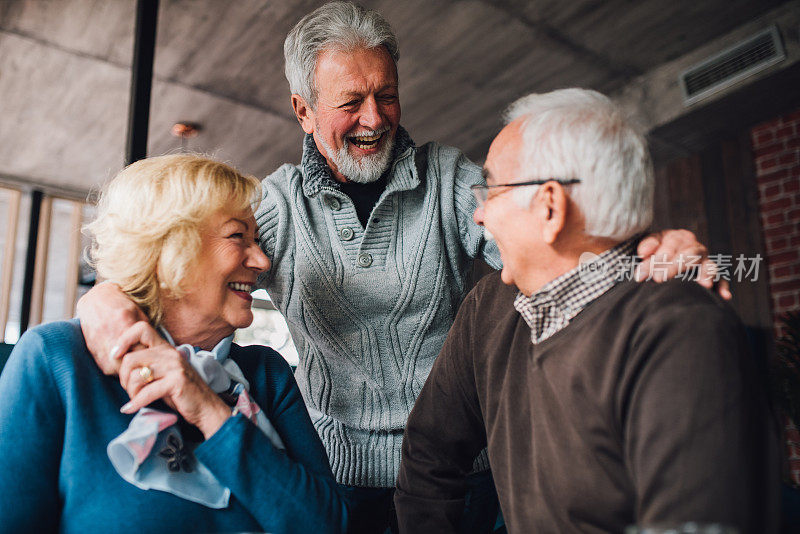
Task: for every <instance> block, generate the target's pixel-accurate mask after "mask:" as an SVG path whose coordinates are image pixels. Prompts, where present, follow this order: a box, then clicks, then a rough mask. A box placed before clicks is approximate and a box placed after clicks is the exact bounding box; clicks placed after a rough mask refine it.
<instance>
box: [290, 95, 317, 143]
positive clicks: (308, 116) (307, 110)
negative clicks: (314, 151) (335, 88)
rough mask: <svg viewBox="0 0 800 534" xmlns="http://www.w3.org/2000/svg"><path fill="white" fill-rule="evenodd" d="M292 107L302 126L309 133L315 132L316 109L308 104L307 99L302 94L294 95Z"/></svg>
mask: <svg viewBox="0 0 800 534" xmlns="http://www.w3.org/2000/svg"><path fill="white" fill-rule="evenodd" d="M292 109H294V116H295V117H297V120H298V121H300V127H301V128H303V131H304V132H305V133H307V134H313V133H314V111H313V110H312V109H311V106H309V105H308V103H307V102H306V99H305V98H303V97H302V96H300V95H292Z"/></svg>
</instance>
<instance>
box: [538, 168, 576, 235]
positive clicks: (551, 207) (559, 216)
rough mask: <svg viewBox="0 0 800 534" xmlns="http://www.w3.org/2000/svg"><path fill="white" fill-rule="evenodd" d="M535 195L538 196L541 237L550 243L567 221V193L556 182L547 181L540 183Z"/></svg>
mask: <svg viewBox="0 0 800 534" xmlns="http://www.w3.org/2000/svg"><path fill="white" fill-rule="evenodd" d="M537 196H539V198H540V209H541V213H540V215H541V216H542V226H541V228H542V239H543V240H544V242H545V243H547V244H548V245H552V244H553V243H555V242H556V239H558V236H559V235H560V234H561V231H562V230H563V229H564V225H565V224H566V222H567V209H568V206H569V202H567V194H566V192H564V188H563V187H562V186H561V184H559V183H558V182H547V183H546V184H544V185H542V187H541V189H540V190H539V191H538V194H537Z"/></svg>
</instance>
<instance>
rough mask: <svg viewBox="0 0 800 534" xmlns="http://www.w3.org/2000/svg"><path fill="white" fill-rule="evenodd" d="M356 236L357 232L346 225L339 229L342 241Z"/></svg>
mask: <svg viewBox="0 0 800 534" xmlns="http://www.w3.org/2000/svg"><path fill="white" fill-rule="evenodd" d="M353 236H355V232H353V229H352V228H349V227H346V228H342V229H341V230H339V237H341V238H342V241H350V240H351V239H353Z"/></svg>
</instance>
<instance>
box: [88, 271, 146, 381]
mask: <svg viewBox="0 0 800 534" xmlns="http://www.w3.org/2000/svg"><path fill="white" fill-rule="evenodd" d="M77 310H78V318H79V319H80V320H81V332H83V337H84V339H85V340H86V346H87V348H88V349H89V352H90V353H91V354H92V357H93V358H94V361H95V362H96V363H97V366H98V367H99V368H100V370H101V371H103V373H104V374H107V375H116V374H117V373H118V372H119V365H120V360H119V356H121V355H122V354H124V353H125V352H127V351H128V350H130V348H131V347H130V346H129V347H124V349H125V350H124V351H123V350H122V349H123V347H120V346H119V344H118V343H117V340H118V339H119V337H120V336H121V335H122V333H123V332H125V330H126V329H127V328H129V327H130V326H131V325H132V324H134V323H135V322H137V321H144V320H146V319H147V318H146V317H145V315H144V313H142V310H140V309H139V307H138V306H136V304H134V303H133V302H132V301H131V300H130V299H129V298H128V297H127V296H126V295H125V293H123V292H122V290H121V289H120V288H119V286H118V285H117V284H114V283H111V282H103V283H102V284H98V285H96V286H94V287H93V288H92V289H91V290H90V291H89V292H88V293H86V294H85V295H84V296H83V297H81V299H80V300H79V301H78V307H77Z"/></svg>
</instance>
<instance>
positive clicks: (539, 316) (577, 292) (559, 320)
mask: <svg viewBox="0 0 800 534" xmlns="http://www.w3.org/2000/svg"><path fill="white" fill-rule="evenodd" d="M639 239H640V236H636V237H634V238H631V239H629V240H627V241H623V242H622V243H620V244H618V245H616V246H614V247H613V248H610V249H608V250H606V251H605V252H603V253H602V254H600V255H599V256H593V257H592V258H590V259H589V261H586V258H585V257H584V256H581V260H582V261H581V265H579V266H578V267H575V268H574V269H572V270H570V271H568V272H566V273H564V274H562V275H561V276H559V277H558V278H556V279H555V280H551V281H550V282H548V283H547V284H546V285H545V286H543V287H542V288H541V289H540V290H539V291H537V292H536V293H534V294H533V295H531V296H530V297H527V296H525V295H524V294H523V293H521V292H520V293H517V298H516V299H514V308H516V310H517V311H518V312H519V313H520V315H522V318H523V319H525V322H526V323H528V326H529V327H530V329H531V341H532V342H533V344H534V345H535V344H537V343H541V342H542V341H544V340H545V339H547V338H549V337H551V336H553V335H554V334H555V333H556V332H558V331H559V330H562V329H563V328H565V327H566V326H567V325H568V324H569V322H570V321H571V320H572V319H573V318H574V317H575V316H576V315H578V314H579V313H580V312H581V311H582V310H583V309H584V308H585V307H586V306H588V305H589V303H591V302H592V301H593V300H595V299H597V298H598V297H599V296H600V295H602V294H603V293H605V292H606V291H608V290H609V289H611V288H612V287H614V285H615V284H616V283H617V282H619V281H621V280H624V279H626V278H631V277H632V272H633V265H634V256H633V254H634V252H635V251H636V245H637V244H638V243H639ZM590 265H591V266H593V267H594V268H590V267H589V266H590Z"/></svg>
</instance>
